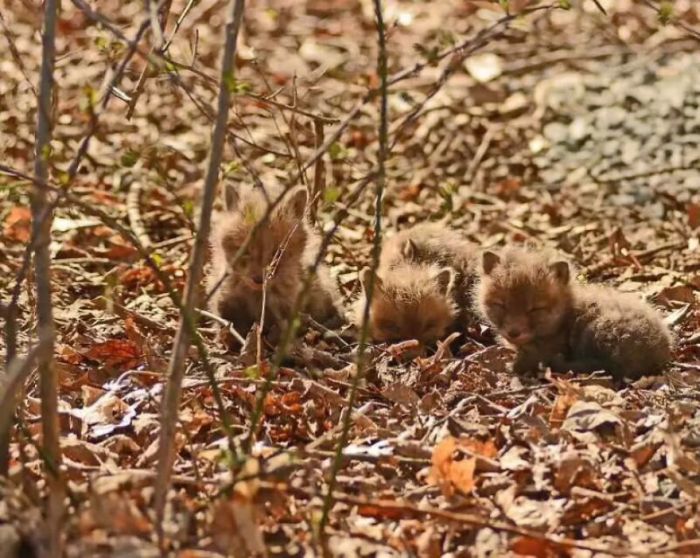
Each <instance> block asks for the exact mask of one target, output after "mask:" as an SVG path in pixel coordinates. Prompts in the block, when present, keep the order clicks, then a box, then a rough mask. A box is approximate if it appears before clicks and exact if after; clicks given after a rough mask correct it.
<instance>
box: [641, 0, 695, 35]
mask: <svg viewBox="0 0 700 558" xmlns="http://www.w3.org/2000/svg"><path fill="white" fill-rule="evenodd" d="M639 1H640V2H641V3H642V4H644V5H645V6H646V7H647V8H650V9H652V10H654V12H655V13H656V15H660V14H661V10H660V9H659V7H658V6H657V5H656V4H654V2H652V1H651V0H639ZM670 22H671V23H672V24H673V25H675V26H676V27H679V28H681V29H683V31H685V32H686V33H688V35H690V36H691V37H692V38H693V39H697V40H700V31H698V30H697V29H694V28H693V27H691V26H690V25H688V24H687V23H683V22H682V21H680V20H679V19H678V18H677V17H671V18H670Z"/></svg>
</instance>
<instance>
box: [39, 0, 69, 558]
mask: <svg viewBox="0 0 700 558" xmlns="http://www.w3.org/2000/svg"><path fill="white" fill-rule="evenodd" d="M57 19H58V0H46V1H45V3H44V31H43V33H42V53H41V79H40V82H39V99H38V102H39V110H38V111H37V123H36V147H35V152H34V174H35V175H36V177H37V182H34V187H33V188H32V204H31V205H32V229H33V230H32V236H33V237H34V238H35V239H36V250H35V257H34V267H35V276H36V305H37V308H36V310H37V330H38V335H39V343H40V345H41V346H42V347H45V349H44V350H42V351H41V353H40V354H39V359H38V365H39V392H40V395H41V424H42V433H43V445H44V451H45V453H46V457H47V459H48V461H49V462H50V463H52V464H53V469H54V470H53V471H50V470H49V471H47V473H48V474H47V482H48V492H49V494H48V513H47V517H48V521H47V523H48V531H49V533H48V541H49V542H48V555H49V556H55V557H60V556H62V555H63V529H62V524H63V516H64V507H63V506H64V505H63V500H64V497H65V488H64V486H63V480H62V479H61V476H60V466H61V446H60V442H59V437H60V428H59V422H58V378H57V375H56V374H55V371H54V369H53V347H54V335H55V333H54V324H53V307H52V302H51V254H50V252H49V248H50V245H51V220H52V213H51V211H49V212H46V211H45V208H47V206H48V205H49V201H48V194H49V188H48V187H47V185H46V182H47V180H48V174H49V169H48V162H49V149H50V142H51V126H52V125H51V120H50V118H51V114H52V110H51V103H52V98H53V84H54V80H53V69H54V62H55V57H56V21H57Z"/></svg>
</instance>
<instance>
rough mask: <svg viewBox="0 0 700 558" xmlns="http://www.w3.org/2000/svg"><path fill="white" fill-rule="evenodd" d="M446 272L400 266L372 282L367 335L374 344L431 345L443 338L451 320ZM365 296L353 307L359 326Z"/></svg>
mask: <svg viewBox="0 0 700 558" xmlns="http://www.w3.org/2000/svg"><path fill="white" fill-rule="evenodd" d="M448 273H450V272H447V271H445V270H444V269H443V270H441V268H439V267H437V266H434V265H418V264H401V265H397V266H395V267H393V268H392V269H390V270H387V271H385V272H384V275H383V276H381V277H380V278H378V280H377V281H376V283H375V290H374V296H373V297H372V304H371V306H370V314H369V333H370V337H371V338H372V339H373V340H374V341H377V342H384V341H400V340H403V339H418V340H419V341H421V342H424V343H432V342H434V341H436V340H437V339H440V338H442V337H444V336H445V334H446V333H447V331H448V329H449V328H450V326H451V325H452V323H453V322H454V320H455V316H456V314H457V307H456V305H455V303H454V300H453V298H452V293H451V291H452V289H453V288H454V286H453V281H451V280H450V281H448V282H447V284H445V280H444V278H445V276H446V274H448ZM366 300H367V299H366V293H364V292H363V295H362V296H361V297H360V298H359V300H358V301H357V302H356V304H355V323H356V324H357V326H358V327H359V326H360V325H361V322H362V312H363V310H364V307H365V303H366V302H365V301H366Z"/></svg>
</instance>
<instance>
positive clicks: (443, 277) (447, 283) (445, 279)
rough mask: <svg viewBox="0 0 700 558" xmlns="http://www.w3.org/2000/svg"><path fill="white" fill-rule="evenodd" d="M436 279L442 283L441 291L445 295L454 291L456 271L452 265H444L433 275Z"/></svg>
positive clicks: (439, 283)
mask: <svg viewBox="0 0 700 558" xmlns="http://www.w3.org/2000/svg"><path fill="white" fill-rule="evenodd" d="M433 277H434V278H435V280H436V281H437V282H438V285H440V292H441V293H442V294H444V295H448V294H450V293H451V292H452V289H453V288H454V285H455V272H454V270H453V269H452V268H451V267H443V268H442V269H441V270H440V271H438V272H437V273H436V274H435V275H433Z"/></svg>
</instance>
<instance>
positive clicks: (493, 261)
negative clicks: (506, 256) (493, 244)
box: [481, 250, 501, 275]
mask: <svg viewBox="0 0 700 558" xmlns="http://www.w3.org/2000/svg"><path fill="white" fill-rule="evenodd" d="M499 263H501V258H500V257H499V255H498V254H496V253H495V252H491V251H489V250H487V251H486V252H484V253H483V254H481V269H482V271H483V272H484V273H485V274H486V275H491V272H492V271H493V268H494V267H496V266H497V265H498V264H499Z"/></svg>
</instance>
